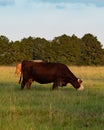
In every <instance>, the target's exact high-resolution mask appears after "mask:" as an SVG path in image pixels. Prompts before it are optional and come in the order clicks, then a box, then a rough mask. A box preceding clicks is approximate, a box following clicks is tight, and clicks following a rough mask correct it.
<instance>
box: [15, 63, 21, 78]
mask: <svg viewBox="0 0 104 130" xmlns="http://www.w3.org/2000/svg"><path fill="white" fill-rule="evenodd" d="M15 74H16V75H17V76H20V74H21V63H17V64H16V70H15Z"/></svg>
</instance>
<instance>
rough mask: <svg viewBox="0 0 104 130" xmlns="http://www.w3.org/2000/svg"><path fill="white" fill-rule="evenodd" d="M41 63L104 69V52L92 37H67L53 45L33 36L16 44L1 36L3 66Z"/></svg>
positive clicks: (89, 35) (57, 39)
mask: <svg viewBox="0 0 104 130" xmlns="http://www.w3.org/2000/svg"><path fill="white" fill-rule="evenodd" d="M38 59H39V60H40V59H41V60H43V61H46V62H61V63H65V64H67V65H79V66H80V65H104V49H103V48H102V45H101V43H100V42H99V41H98V40H97V37H96V36H93V34H90V33H89V34H85V35H84V36H83V37H82V38H78V37H77V36H76V35H74V34H73V35H72V36H68V35H66V34H63V35H61V36H58V37H55V38H54V39H53V40H51V41H49V40H46V39H45V38H39V37H31V36H30V37H28V38H23V39H22V40H20V41H14V42H13V41H10V40H9V39H8V38H7V37H6V36H3V35H1V36H0V65H14V64H16V63H18V62H21V61H23V60H38Z"/></svg>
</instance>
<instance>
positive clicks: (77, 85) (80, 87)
mask: <svg viewBox="0 0 104 130" xmlns="http://www.w3.org/2000/svg"><path fill="white" fill-rule="evenodd" d="M71 84H72V85H73V86H74V88H76V89H77V90H83V89H84V87H83V85H82V80H81V79H79V78H76V79H74V80H72V82H71Z"/></svg>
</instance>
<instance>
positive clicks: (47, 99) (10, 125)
mask: <svg viewBox="0 0 104 130" xmlns="http://www.w3.org/2000/svg"><path fill="white" fill-rule="evenodd" d="M70 69H71V71H72V72H73V73H74V74H75V75H76V76H77V77H80V78H81V79H82V80H83V86H84V87H85V89H84V90H83V91H77V90H75V89H74V88H73V87H72V86H71V85H70V84H69V85H68V86H67V87H63V88H59V89H58V90H55V91H52V90H51V86H52V84H44V85H41V84H38V83H35V82H34V83H33V84H32V87H31V90H27V89H26V88H25V89H24V90H23V91H21V90H20V85H19V84H18V80H19V77H17V76H16V75H15V74H14V72H15V67H7V66H0V130H104V67H70Z"/></svg>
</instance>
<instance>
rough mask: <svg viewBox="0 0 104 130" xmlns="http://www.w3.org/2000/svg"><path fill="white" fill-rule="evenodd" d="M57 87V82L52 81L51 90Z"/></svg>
mask: <svg viewBox="0 0 104 130" xmlns="http://www.w3.org/2000/svg"><path fill="white" fill-rule="evenodd" d="M56 88H57V89H58V82H54V83H53V86H52V90H54V89H56Z"/></svg>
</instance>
